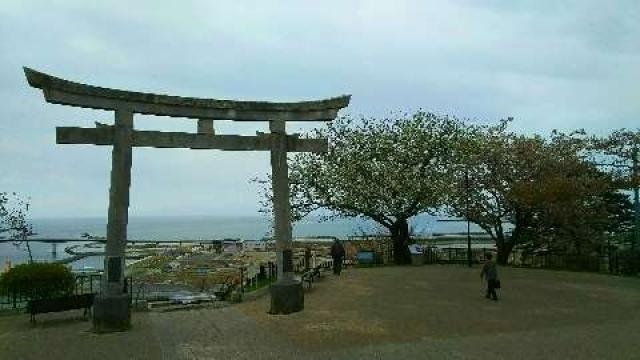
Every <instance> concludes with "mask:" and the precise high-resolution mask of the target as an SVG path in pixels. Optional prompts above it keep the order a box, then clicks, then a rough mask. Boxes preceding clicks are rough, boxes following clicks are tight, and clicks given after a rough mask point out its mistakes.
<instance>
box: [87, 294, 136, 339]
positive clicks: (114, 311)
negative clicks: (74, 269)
mask: <svg viewBox="0 0 640 360" xmlns="http://www.w3.org/2000/svg"><path fill="white" fill-rule="evenodd" d="M130 327H131V307H130V302H129V294H121V295H97V296H96V298H95V299H94V302H93V330H94V331H95V332H98V333H105V332H115V331H125V330H128V329H129V328H130Z"/></svg>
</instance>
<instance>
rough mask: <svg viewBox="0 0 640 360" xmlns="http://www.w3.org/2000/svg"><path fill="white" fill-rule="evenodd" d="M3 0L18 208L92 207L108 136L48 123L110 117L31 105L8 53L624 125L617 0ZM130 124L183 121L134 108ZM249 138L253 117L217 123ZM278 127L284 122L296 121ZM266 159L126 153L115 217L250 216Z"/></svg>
mask: <svg viewBox="0 0 640 360" xmlns="http://www.w3.org/2000/svg"><path fill="white" fill-rule="evenodd" d="M159 4H160V3H159V2H154V1H136V2H125V1H104V2H86V1H50V2H44V1H17V0H16V1H9V2H5V3H3V5H2V6H1V7H0V34H1V35H2V41H0V65H1V66H0V96H2V99H3V104H2V107H1V108H0V163H2V164H3V165H2V176H1V177H0V189H2V190H5V189H6V190H10V191H18V192H20V193H23V194H28V195H29V196H31V198H32V202H33V204H34V206H33V214H34V216H75V215H98V216H101V215H104V214H106V204H107V192H108V173H109V168H110V152H109V149H108V148H98V147H92V146H79V145H78V146H71V145H65V146H63V145H56V144H55V136H54V127H55V126H64V125H77V126H90V125H92V124H93V121H102V122H110V121H112V120H111V114H109V113H106V112H101V111H91V110H83V109H72V108H65V107H61V106H56V105H51V104H45V103H44V101H43V100H42V97H41V94H40V93H39V92H38V91H35V90H34V89H31V88H29V87H28V86H27V84H26V81H25V80H24V76H23V74H22V70H21V66H23V65H26V66H31V67H34V68H36V69H39V70H42V71H45V72H49V73H51V74H54V75H57V76H61V77H64V78H68V79H71V80H76V81H82V82H86V83H90V84H96V85H101V86H107V87H115V88H126V89H131V90H140V91H151V92H159V93H171V94H177V95H184V96H200V97H215V98H241V99H264V100H273V101H280V100H303V99H313V98H323V97H329V96H335V95H339V94H342V93H352V94H353V99H352V104H351V106H350V107H349V111H350V112H352V113H355V114H366V115H374V116H379V115H383V114H385V113H387V112H388V111H390V110H413V109H417V108H424V109H427V110H432V111H436V112H440V113H449V114H452V115H456V116H459V117H466V118H471V119H476V120H478V121H494V120H497V119H499V118H503V117H506V116H514V117H515V118H516V123H515V126H516V127H517V128H518V129H519V130H521V131H525V132H532V131H536V132H547V131H549V130H550V129H552V128H561V129H572V128H577V127H584V128H587V129H588V130H590V131H593V132H596V133H603V132H605V131H607V130H609V129H611V128H614V127H637V126H636V125H635V124H636V123H637V120H636V119H637V116H638V113H640V102H639V101H638V98H639V97H640V90H638V86H637V84H638V83H640V67H639V66H638V64H639V62H640V42H638V41H637V39H639V38H640V25H638V22H637V19H638V18H640V5H637V4H636V2H635V1H612V2H601V1H559V2H539V1H529V2H525V1H509V2H502V1H500V2H497V1H486V2H482V3H480V2H477V1H457V2H441V1H394V2H385V3H382V2H375V1H350V2H339V1H325V2H321V3H314V4H313V5H308V3H306V2H299V1H288V2H284V1H283V2H271V1H259V2H237V1H233V2H231V1H230V2H209V1H192V2H188V1H185V2H173V3H172V4H169V3H168V2H163V3H162V5H159ZM136 126H137V127H140V128H145V129H162V130H179V131H193V130H194V129H195V124H194V123H193V121H189V120H185V119H167V118H152V117H146V116H145V117H142V116H141V117H138V118H136ZM219 126H220V131H221V132H223V133H243V134H252V133H253V132H255V131H256V130H260V131H265V130H266V127H265V125H264V124H258V123H252V124H232V123H228V122H223V123H221V124H219ZM307 128H308V126H307V127H305V126H301V125H300V124H295V125H292V126H291V127H290V131H300V130H303V129H307ZM268 171H269V167H268V154H266V153H265V154H258V153H253V154H247V153H222V152H213V151H211V152H193V151H192V152H189V151H185V150H147V149H139V150H136V151H135V155H134V169H133V175H134V177H133V184H132V193H131V196H132V209H131V212H132V214H133V215H136V214H138V215H150V214H167V215H172V214H252V213H255V211H256V208H257V201H256V187H255V185H253V184H250V183H249V182H248V180H249V179H250V178H251V177H254V176H258V175H261V174H264V173H266V172H268Z"/></svg>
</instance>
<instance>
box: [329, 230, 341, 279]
mask: <svg viewBox="0 0 640 360" xmlns="http://www.w3.org/2000/svg"><path fill="white" fill-rule="evenodd" d="M331 257H332V258H333V274H334V275H340V272H341V271H342V260H343V259H344V246H342V244H341V243H340V240H338V239H336V240H335V241H334V242H333V245H331Z"/></svg>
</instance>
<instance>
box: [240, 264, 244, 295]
mask: <svg viewBox="0 0 640 360" xmlns="http://www.w3.org/2000/svg"><path fill="white" fill-rule="evenodd" d="M240 292H241V293H243V292H244V267H240Z"/></svg>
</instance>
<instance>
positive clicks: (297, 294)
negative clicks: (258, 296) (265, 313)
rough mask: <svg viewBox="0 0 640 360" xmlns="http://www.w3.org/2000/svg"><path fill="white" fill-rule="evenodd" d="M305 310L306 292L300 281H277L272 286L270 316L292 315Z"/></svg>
mask: <svg viewBox="0 0 640 360" xmlns="http://www.w3.org/2000/svg"><path fill="white" fill-rule="evenodd" d="M303 309H304V290H303V289H302V282H301V281H299V280H283V281H277V282H276V283H274V284H273V285H271V310H269V314H274V315H275V314H284V315H286V314H291V313H295V312H298V311H302V310H303Z"/></svg>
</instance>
